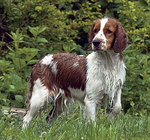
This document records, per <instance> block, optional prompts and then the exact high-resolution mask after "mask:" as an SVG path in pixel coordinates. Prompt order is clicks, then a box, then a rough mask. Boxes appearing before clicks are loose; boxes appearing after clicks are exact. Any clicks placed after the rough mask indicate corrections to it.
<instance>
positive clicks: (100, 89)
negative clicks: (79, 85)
mask: <svg viewBox="0 0 150 140" xmlns="http://www.w3.org/2000/svg"><path fill="white" fill-rule="evenodd" d="M107 55H108V54H102V55H99V56H98V55H97V54H95V53H92V54H91V55H89V56H88V57H87V83H86V92H87V94H89V95H92V96H96V97H97V96H99V98H103V94H107V95H109V96H110V97H111V96H112V95H113V93H114V92H115V90H116V88H117V86H121V85H122V84H123V82H124V79H125V68H124V63H123V62H121V61H120V60H119V59H118V62H116V60H114V62H113V59H114V58H113V57H112V56H110V55H108V56H107Z"/></svg>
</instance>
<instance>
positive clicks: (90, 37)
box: [87, 22, 95, 51]
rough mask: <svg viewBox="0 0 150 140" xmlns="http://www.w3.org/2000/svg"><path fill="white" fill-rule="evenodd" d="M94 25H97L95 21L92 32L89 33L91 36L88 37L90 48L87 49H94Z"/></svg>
mask: <svg viewBox="0 0 150 140" xmlns="http://www.w3.org/2000/svg"><path fill="white" fill-rule="evenodd" d="M94 26H95V22H94V23H93V25H92V27H91V29H90V33H89V38H88V41H89V46H88V49H87V50H88V51H91V50H92V40H93V38H94V32H93V29H94Z"/></svg>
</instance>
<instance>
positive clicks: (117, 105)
mask: <svg viewBox="0 0 150 140" xmlns="http://www.w3.org/2000/svg"><path fill="white" fill-rule="evenodd" d="M121 108H122V106H121V88H120V89H118V91H117V92H116V94H115V97H114V99H113V107H112V111H111V113H110V114H109V116H110V118H112V117H116V116H117V115H118V114H120V112H121Z"/></svg>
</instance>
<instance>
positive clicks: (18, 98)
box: [15, 95, 23, 102]
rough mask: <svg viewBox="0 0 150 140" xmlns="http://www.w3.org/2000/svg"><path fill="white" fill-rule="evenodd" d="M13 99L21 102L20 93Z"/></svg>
mask: <svg viewBox="0 0 150 140" xmlns="http://www.w3.org/2000/svg"><path fill="white" fill-rule="evenodd" d="M15 99H16V101H18V102H23V97H22V95H15Z"/></svg>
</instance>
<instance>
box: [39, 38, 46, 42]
mask: <svg viewBox="0 0 150 140" xmlns="http://www.w3.org/2000/svg"><path fill="white" fill-rule="evenodd" d="M37 42H38V43H48V41H47V40H46V39H45V38H37Z"/></svg>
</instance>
